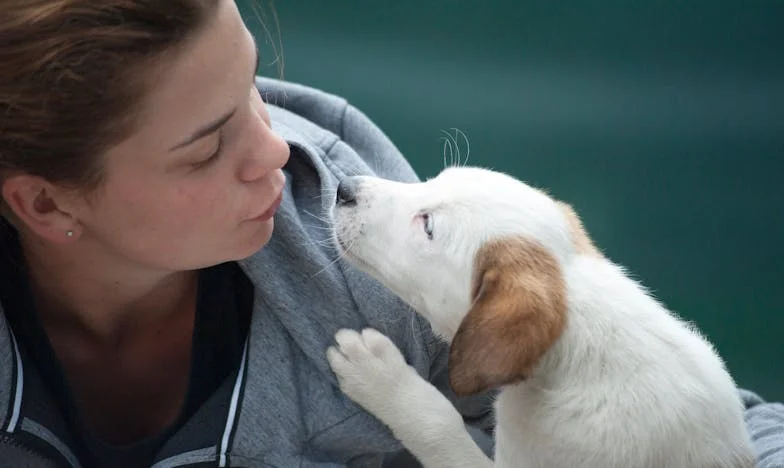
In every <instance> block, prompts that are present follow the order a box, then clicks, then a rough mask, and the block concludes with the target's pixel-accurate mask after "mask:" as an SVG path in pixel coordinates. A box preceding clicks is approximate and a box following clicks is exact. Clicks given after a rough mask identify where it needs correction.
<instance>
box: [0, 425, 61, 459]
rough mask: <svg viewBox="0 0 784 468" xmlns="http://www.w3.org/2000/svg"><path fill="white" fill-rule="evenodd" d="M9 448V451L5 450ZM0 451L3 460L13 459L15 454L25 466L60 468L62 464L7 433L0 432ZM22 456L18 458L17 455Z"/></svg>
mask: <svg viewBox="0 0 784 468" xmlns="http://www.w3.org/2000/svg"><path fill="white" fill-rule="evenodd" d="M7 449H10V452H11V453H7V452H6V450H7ZM0 452H6V453H3V456H2V459H3V460H4V461H10V460H14V458H15V456H16V457H17V458H18V461H19V462H22V461H23V462H25V466H35V467H40V468H60V467H63V465H58V464H57V460H55V459H54V458H52V457H49V456H46V455H44V454H43V453H41V452H40V451H38V450H35V449H34V448H32V447H30V446H29V445H28V444H25V443H24V442H22V441H20V440H18V439H17V438H16V437H12V436H11V435H9V434H8V433H5V432H1V433H0ZM22 456H23V457H24V458H23V459H22V458H19V457H22Z"/></svg>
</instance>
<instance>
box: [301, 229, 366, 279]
mask: <svg viewBox="0 0 784 468" xmlns="http://www.w3.org/2000/svg"><path fill="white" fill-rule="evenodd" d="M354 242H355V239H352V241H351V242H350V243H349V244H348V247H347V248H346V249H344V250H343V251H342V252H339V253H338V255H337V257H335V259H334V260H332V261H331V262H329V263H328V264H327V265H325V266H324V268H322V269H320V270H319V271H317V272H316V273H314V274H312V275H311V276H310V277H311V278H315V277H316V276H318V275H320V274H321V273H324V272H325V271H326V270H328V269H329V268H330V267H332V265H334V264H335V263H337V262H339V261H340V260H341V259H342V258H343V257H344V256H345V255H346V252H347V251H348V250H350V249H351V247H352V246H353V245H354Z"/></svg>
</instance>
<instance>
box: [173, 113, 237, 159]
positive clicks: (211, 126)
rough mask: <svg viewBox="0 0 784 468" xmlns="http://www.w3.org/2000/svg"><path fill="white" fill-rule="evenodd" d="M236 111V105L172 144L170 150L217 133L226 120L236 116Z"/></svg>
mask: <svg viewBox="0 0 784 468" xmlns="http://www.w3.org/2000/svg"><path fill="white" fill-rule="evenodd" d="M235 112H237V108H236V107H235V108H234V109H232V110H231V111H229V112H227V113H226V114H225V115H222V116H221V117H219V118H217V119H216V120H215V121H214V122H211V123H208V124H207V125H205V126H203V127H201V128H200V129H198V130H196V131H195V132H193V134H192V135H191V136H189V137H188V138H186V139H185V140H183V141H182V142H180V143H177V144H176V145H174V146H172V147H171V148H170V149H169V151H176V150H178V149H180V148H183V147H185V146H188V145H190V144H192V143H195V142H196V141H198V140H201V139H202V138H204V137H206V136H208V135H211V134H213V133H215V132H216V131H218V130H219V129H220V128H221V127H222V126H223V125H224V124H225V123H226V122H228V121H229V119H231V118H232V117H233V116H234V113H235Z"/></svg>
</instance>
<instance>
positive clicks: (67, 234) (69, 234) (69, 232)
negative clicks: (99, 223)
mask: <svg viewBox="0 0 784 468" xmlns="http://www.w3.org/2000/svg"><path fill="white" fill-rule="evenodd" d="M73 234H74V233H73V231H68V232H66V233H65V235H66V236H68V237H73Z"/></svg>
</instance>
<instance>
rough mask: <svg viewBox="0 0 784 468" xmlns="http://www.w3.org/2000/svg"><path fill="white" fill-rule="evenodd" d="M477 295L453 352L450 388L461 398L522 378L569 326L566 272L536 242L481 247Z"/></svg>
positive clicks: (515, 240) (508, 240)
mask: <svg viewBox="0 0 784 468" xmlns="http://www.w3.org/2000/svg"><path fill="white" fill-rule="evenodd" d="M473 293H474V295H473V297H474V305H473V307H472V308H471V310H470V311H469V312H468V314H467V315H466V316H465V318H464V319H463V322H462V323H461V324H460V327H459V329H458V331H457V333H456V334H455V337H454V338H453V340H452V344H451V348H450V352H449V384H450V386H451V387H452V390H453V391H454V392H455V393H456V394H458V395H461V396H462V395H473V394H476V393H479V392H483V391H485V390H489V389H491V388H495V387H499V386H501V385H507V384H511V383H514V382H518V381H520V380H523V379H524V378H525V377H526V376H528V375H530V374H531V372H532V371H533V369H534V368H535V366H536V365H537V363H538V361H539V359H540V358H541V357H542V355H543V354H544V353H545V352H546V351H547V350H548V349H549V348H550V346H552V344H553V343H554V342H555V341H556V340H557V339H558V337H560V336H561V333H562V332H563V329H564V327H565V326H566V307H567V305H566V284H565V281H564V279H563V276H562V275H561V268H560V266H559V265H558V261H557V260H556V259H555V258H554V257H553V256H552V255H551V254H549V253H548V252H547V250H546V249H545V248H544V247H543V246H541V245H540V244H538V243H536V242H533V241H531V240H528V239H525V238H522V237H510V238H504V239H499V240H496V241H493V242H490V243H488V244H487V245H485V246H484V247H483V248H482V249H480V251H479V253H478V254H477V256H476V259H475V266H474V291H473Z"/></svg>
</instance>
